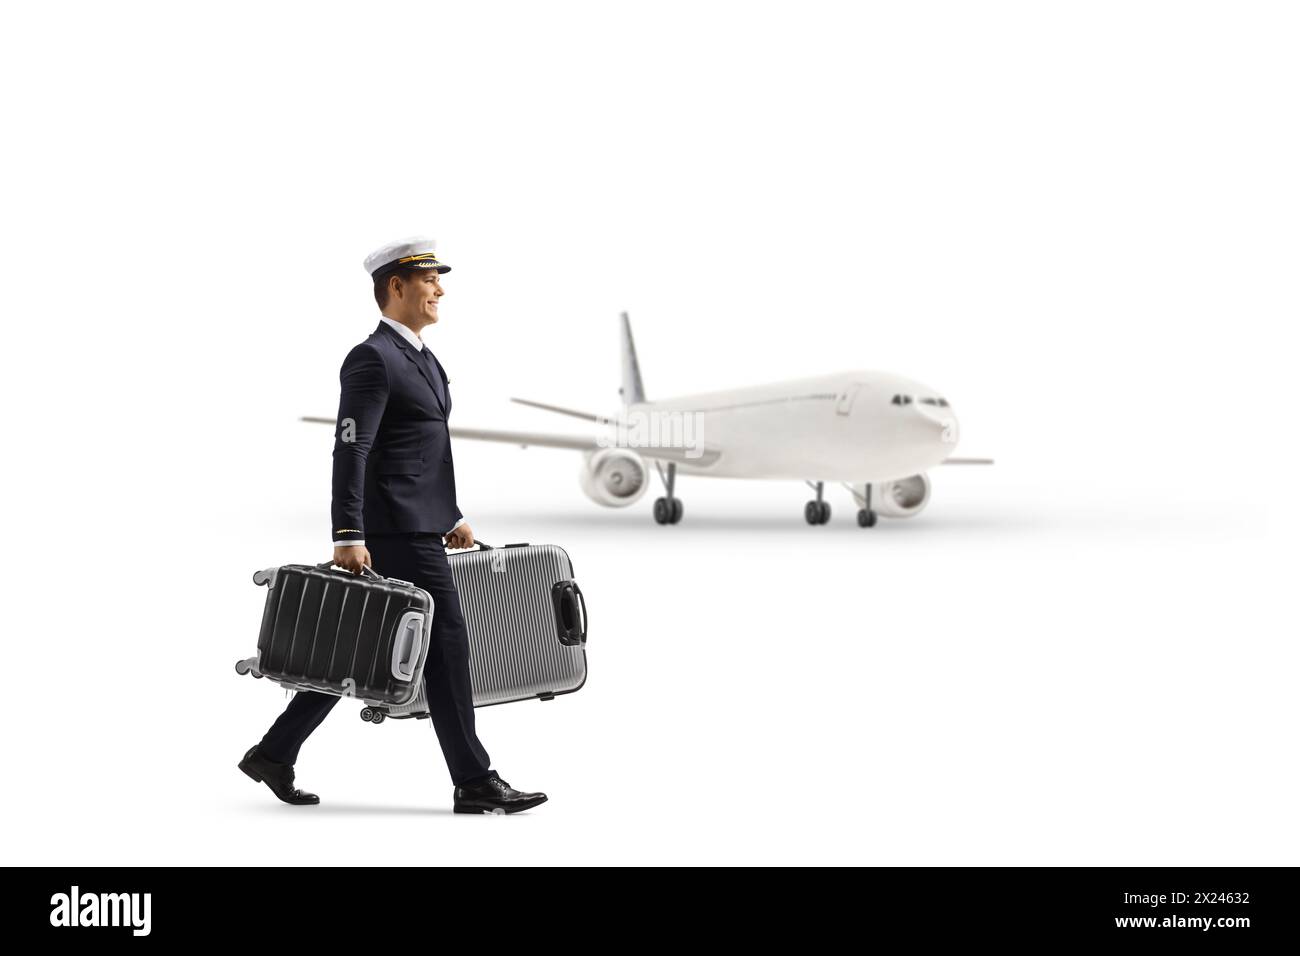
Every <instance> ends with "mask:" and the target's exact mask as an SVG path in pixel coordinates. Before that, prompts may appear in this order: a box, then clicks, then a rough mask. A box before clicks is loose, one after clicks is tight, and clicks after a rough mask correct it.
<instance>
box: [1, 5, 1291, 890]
mask: <svg viewBox="0 0 1300 956" xmlns="http://www.w3.org/2000/svg"><path fill="white" fill-rule="evenodd" d="M379 9H380V8H378V7H375V6H374V5H362V4H328V3H320V2H315V3H297V4H287V3H286V4H222V5H215V6H212V5H210V6H207V7H202V8H198V7H194V6H192V5H180V4H143V3H126V4H113V5H100V4H94V5H92V4H80V3H64V4H59V5H57V6H56V7H44V8H37V7H36V6H33V5H28V6H26V7H24V8H23V9H22V10H21V11H18V12H14V11H11V12H10V13H8V14H7V15H6V26H5V29H4V31H3V34H0V81H2V83H0V88H3V90H4V93H3V96H4V100H5V102H4V119H3V123H4V129H5V147H4V150H3V156H2V158H0V163H3V178H2V179H0V190H3V214H2V215H3V219H4V221H5V225H4V230H3V239H2V241H3V249H2V250H0V254H2V255H3V263H4V266H3V273H4V300H3V306H4V308H3V321H4V332H3V335H4V350H3V355H4V375H3V389H4V415H3V421H4V435H5V438H6V441H5V444H4V448H5V452H4V463H5V467H4V470H3V481H4V499H3V500H4V509H5V516H4V521H3V525H4V535H3V540H4V542H5V545H6V549H5V559H6V560H5V563H6V564H7V567H6V569H5V573H4V576H3V581H4V585H3V587H4V595H3V597H4V615H3V620H4V622H5V623H4V634H5V644H6V649H7V656H8V681H7V684H8V689H9V693H8V694H7V695H6V698H5V703H6V705H7V718H8V719H7V720H6V721H5V725H4V735H5V763H6V773H5V778H6V784H5V786H4V787H3V788H0V800H2V801H3V826H4V836H3V841H4V847H5V852H4V856H5V860H6V862H10V863H43V864H126V863H130V864H137V863H140V864H142V863H160V864H161V863H185V864H212V863H245V862H267V863H270V862H275V863H286V862H295V861H301V862H311V863H340V862H348V863H357V864H363V865H370V866H373V865H376V864H381V865H382V864H388V863H394V862H429V863H441V862H459V863H485V864H513V863H577V862H583V863H655V864H669V863H794V862H803V863H882V864H885V863H890V864H1113V865H1120V864H1203V865H1217V864H1295V863H1297V862H1300V858H1298V852H1297V851H1298V850H1300V827H1298V825H1297V818H1296V814H1295V812H1294V811H1295V794H1296V787H1297V784H1298V783H1300V779H1298V777H1300V774H1298V773H1297V769H1296V767H1297V765H1296V761H1295V740H1296V729H1297V706H1296V693H1295V682H1296V668H1297V663H1298V661H1297V651H1296V648H1295V637H1296V626H1295V616H1294V599H1293V597H1292V593H1293V591H1292V588H1293V585H1294V579H1295V573H1294V572H1295V540H1296V538H1295V534H1296V532H1297V530H1300V529H1298V528H1297V514H1296V508H1295V505H1294V502H1293V500H1292V495H1293V492H1294V489H1295V487H1296V467H1295V466H1296V452H1295V434H1294V433H1295V423H1294V420H1293V419H1294V408H1295V395H1294V388H1295V386H1294V380H1293V378H1292V376H1291V372H1292V367H1293V364H1294V362H1293V356H1294V341H1295V334H1294V326H1295V322H1296V319H1297V304H1298V303H1297V299H1298V298H1300V296H1298V295H1297V277H1296V262H1297V252H1298V251H1300V250H1298V249H1297V245H1298V241H1297V222H1298V221H1300V216H1298V215H1297V213H1300V209H1298V208H1297V207H1298V206H1300V203H1298V201H1297V200H1298V198H1300V197H1298V192H1300V190H1298V188H1297V176H1296V170H1297V169H1300V148H1298V146H1300V141H1298V134H1297V123H1296V100H1297V90H1298V89H1300V87H1298V81H1300V67H1298V66H1297V63H1298V61H1297V58H1296V56H1295V51H1296V48H1297V43H1298V41H1300V37H1297V21H1296V15H1295V12H1294V7H1292V6H1290V5H1287V4H1268V3H1252V4H1235V3H1097V2H1090V3H1069V4H1062V3H1054V4H1047V3H1028V2H1026V3H982V4H970V3H916V4H866V3H859V4H848V3H844V4H834V3H803V4H799V5H794V6H792V5H790V4H769V3H759V2H747V3H743V4H740V3H735V4H732V3H725V4H724V3H698V2H697V3H672V2H655V3H636V4H629V3H620V4H610V3H589V4H587V3H583V4H578V3H566V2H553V3H547V4H516V3H495V4H490V5H483V4H475V5H471V4H468V3H466V4H443V3H419V4H404V3H390V4H386V5H384V7H383V11H384V13H383V15H382V17H381V16H380V15H379ZM421 232H424V233H431V234H433V235H435V236H437V237H438V239H439V243H440V245H439V251H440V253H441V255H442V257H443V258H444V259H445V260H446V261H447V262H448V263H450V264H451V265H452V266H453V272H452V273H451V274H450V275H449V276H448V277H447V280H446V289H447V296H446V298H445V299H444V304H443V307H442V320H441V322H440V323H439V325H438V326H437V327H436V328H435V329H432V330H430V331H429V333H428V339H429V341H430V343H431V345H432V346H433V348H434V349H435V350H436V351H437V353H438V355H439V357H440V358H441V359H442V361H443V363H444V364H445V366H446V367H447V369H448V371H449V374H450V377H451V381H452V390H453V392H454V395H455V401H456V409H455V415H454V423H455V424H460V425H478V426H481V427H499V426H510V425H514V426H520V427H531V428H539V429H541V428H552V429H556V428H558V430H561V431H564V430H570V431H574V432H575V433H582V432H583V427H582V423H580V422H574V421H570V420H565V419H556V418H553V417H551V416H547V415H546V414H545V413H542V412H537V411H532V410H527V409H522V408H520V407H518V406H511V405H509V404H508V403H507V398H508V397H509V396H510V395H524V396H527V397H531V398H535V399H539V400H542V401H550V402H555V403H558V404H564V405H572V406H577V407H579V408H590V409H592V410H595V411H612V410H613V409H614V408H615V405H616V401H617V399H616V394H615V389H616V387H617V384H618V365H617V344H616V343H617V339H616V317H617V313H618V312H619V311H620V310H622V309H627V310H629V311H630V313H631V315H632V319H633V322H634V327H635V329H636V332H637V337H638V345H639V349H640V353H641V361H642V368H643V371H644V375H645V382H646V388H647V391H648V393H649V395H650V397H651V398H654V397H656V396H660V397H662V396H669V395H673V394H679V393H683V392H695V391H704V390H709V389H713V388H724V387H730V386H739V385H746V384H755V383H760V382H764V381H773V380H779V379H782V378H787V377H789V378H795V377H799V376H803V375H809V374H818V373H822V372H830V371H837V370H842V369H847V368H857V367H863V368H879V369H884V370H888V371H893V372H898V373H900V374H903V375H907V376H910V377H913V378H916V379H919V380H920V381H922V382H925V383H928V384H931V385H933V386H935V387H936V388H939V389H940V390H941V391H942V392H943V393H944V394H946V395H947V396H948V398H949V399H951V400H952V402H953V403H954V407H955V409H956V410H957V412H958V414H959V415H960V416H961V419H962V424H963V444H962V446H961V448H960V451H959V453H960V454H965V455H993V456H995V457H996V458H997V459H998V464H997V465H996V466H995V467H994V468H991V469H974V468H968V469H956V468H950V469H941V470H940V471H939V472H937V473H935V474H934V475H933V476H932V477H933V480H934V498H933V501H932V502H931V504H930V506H929V507H928V509H927V510H926V511H925V512H924V513H923V514H922V515H920V516H919V517H917V518H916V519H914V520H911V521H902V522H890V521H882V523H881V524H880V525H879V526H878V527H876V528H875V529H872V530H869V531H864V530H861V529H859V528H858V527H857V526H856V524H855V522H854V521H853V509H852V507H851V506H850V503H849V499H848V497H847V495H846V494H844V493H842V492H833V493H832V498H831V500H832V504H833V507H834V515H833V518H832V521H831V524H830V525H828V526H826V527H820V528H810V527H808V526H806V525H805V524H804V523H803V518H802V507H803V502H804V501H805V500H806V498H807V497H808V495H807V491H806V489H805V488H803V487H802V486H801V485H799V484H797V483H790V484H781V483H770V484H769V483H745V482H722V481H718V482H710V481H706V480H694V481H689V480H687V481H683V482H682V483H681V485H680V494H681V497H682V498H683V499H684V501H685V515H686V516H685V520H684V521H683V523H682V524H681V525H679V526H676V527H668V528H664V527H659V526H656V525H654V524H653V523H652V521H651V520H650V515H649V509H650V503H651V500H652V498H653V496H654V494H655V493H657V492H652V494H651V495H648V496H647V497H646V498H645V499H643V500H642V502H641V503H639V504H638V505H637V506H635V507H634V508H632V509H630V510H628V511H623V512H620V511H607V510H603V509H600V508H598V507H597V506H596V505H594V504H591V503H590V502H588V501H587V500H586V499H585V498H584V497H583V496H582V494H581V492H580V490H579V488H578V482H577V473H578V467H579V459H578V457H577V456H576V455H574V454H572V453H566V452H559V451H548V450H544V449H530V450H528V451H522V450H519V449H517V448H512V447H498V446H483V445H473V444H468V443H464V442H461V443H458V444H457V446H456V454H457V470H458V476H459V485H460V499H461V504H462V507H463V508H464V510H465V512H466V514H467V515H468V517H469V519H470V521H471V523H472V525H473V527H474V528H475V530H476V531H477V533H478V534H479V535H480V536H482V537H483V538H485V539H487V540H488V541H492V542H495V543H504V542H508V541H523V540H527V541H533V542H555V543H560V544H563V545H564V546H565V547H566V548H567V549H568V550H569V552H570V553H571V555H572V556H573V559H574V561H575V564H576V568H577V573H578V579H579V581H580V582H581V583H582V585H583V587H584V590H585V591H586V593H587V595H588V599H589V604H590V610H591V617H592V628H591V644H590V654H589V657H590V667H591V678H590V681H589V683H588V685H587V687H586V688H585V689H584V690H583V691H582V692H581V693H579V694H577V695H574V696H571V697H567V698H561V699H559V700H557V701H555V702H553V703H547V704H532V703H526V704H516V705H511V706H508V707H496V708H491V709H488V710H484V711H479V728H480V733H481V736H482V738H483V740H484V742H485V744H486V746H487V747H488V749H489V751H490V752H491V754H492V756H493V758H494V763H495V765H496V766H497V767H498V768H499V769H500V771H501V772H502V774H503V776H504V777H505V778H506V779H507V780H509V781H510V782H511V783H513V784H515V785H516V786H519V787H521V788H524V789H544V790H546V791H548V792H549V793H550V795H551V800H550V802H549V803H547V804H546V805H545V806H543V807H541V808H539V809H537V810H535V811H533V812H531V813H527V814H522V815H519V816H512V817H506V818H479V817H473V818H468V817H454V816H452V815H451V814H450V807H451V788H450V785H449V783H448V780H447V775H446V770H445V767H444V765H443V764H442V761H441V757H440V754H439V752H438V750H437V747H436V744H435V741H434V737H433V734H432V731H431V730H430V728H429V726H428V724H427V723H424V722H419V723H416V722H405V723H401V722H398V723H392V722H390V723H387V724H384V725H383V726H381V727H376V726H373V725H370V724H364V723H362V722H361V721H360V720H359V719H358V718H357V716H356V713H355V711H356V710H357V709H358V708H357V707H356V705H355V704H354V703H352V702H344V703H342V704H340V705H339V706H338V708H337V709H336V710H335V712H334V713H333V714H332V715H331V717H330V718H329V719H328V720H327V721H326V723H325V724H324V725H322V727H321V728H320V729H319V730H318V732H317V733H316V734H315V735H314V736H313V737H312V738H311V739H310V740H309V741H308V743H307V744H306V745H305V746H304V748H303V751H302V756H301V759H300V761H299V764H298V777H299V783H300V784H301V785H302V786H304V787H305V788H307V789H310V790H314V791H316V792H319V793H320V794H321V796H322V803H321V805H320V806H318V807H307V808H297V807H288V806H284V805H281V804H280V803H278V802H277V801H276V800H275V799H274V798H273V797H272V796H271V794H270V793H269V792H268V791H267V790H266V789H265V788H264V787H261V786H256V785H254V784H252V783H251V782H250V781H249V780H248V779H247V778H245V777H244V776H243V775H242V774H240V773H239V772H238V771H237V770H236V769H235V764H236V762H237V761H238V759H239V758H240V757H241V756H242V754H243V752H244V751H245V750H246V749H247V748H248V747H249V746H251V745H252V744H253V743H254V742H256V741H257V739H258V738H259V737H260V735H261V734H262V732H263V731H264V730H265V728H266V726H267V725H268V724H269V723H270V721H271V720H272V719H273V718H274V716H275V715H276V714H277V713H278V712H279V710H280V709H281V707H282V706H283V703H284V700H283V694H282V692H280V691H278V690H277V689H276V688H274V687H273V686H271V685H270V684H269V683H268V682H265V681H260V682H259V681H253V680H250V679H247V678H239V677H237V676H236V675H235V673H234V671H233V668H232V664H233V662H234V661H235V660H236V659H237V658H239V657H244V656H247V655H249V654H251V653H253V651H254V648H255V641H256V634H257V625H258V622H259V621H260V614H261V601H262V598H263V594H264V592H263V591H262V590H261V589H258V588H255V587H254V586H253V585H252V584H251V582H250V575H251V573H252V571H253V570H255V569H257V568H261V567H265V566H268V565H272V564H280V563H286V562H304V561H318V560H324V559H325V557H326V556H328V554H329V547H328V540H329V539H328V533H329V530H330V529H329V517H328V507H329V451H330V434H329V430H328V429H327V428H324V427H322V426H311V425H304V424H300V423H298V422H297V421H296V420H295V419H296V417H297V416H298V415H301V414H326V415H332V414H333V412H334V410H335V402H336V400H337V391H336V390H337V370H338V365H339V363H340V361H341V360H342V358H343V356H344V354H345V353H346V351H347V350H348V348H349V347H350V346H351V345H353V344H354V343H356V342H357V341H360V340H361V339H362V338H363V337H364V336H365V335H366V334H368V332H369V331H370V330H371V329H372V328H373V326H374V324H375V308H374V304H373V301H372V299H371V297H370V287H369V282H368V278H367V276H366V275H365V274H364V273H363V271H362V269H361V265H360V263H361V259H362V258H363V256H364V255H365V254H366V253H367V252H369V251H370V250H371V249H372V248H373V247H375V246H377V245H379V244H381V243H383V242H385V241H387V240H390V239H392V238H395V237H399V236H404V235H409V234H412V233H421ZM1289 379H1290V380H1289ZM810 477H814V476H810Z"/></svg>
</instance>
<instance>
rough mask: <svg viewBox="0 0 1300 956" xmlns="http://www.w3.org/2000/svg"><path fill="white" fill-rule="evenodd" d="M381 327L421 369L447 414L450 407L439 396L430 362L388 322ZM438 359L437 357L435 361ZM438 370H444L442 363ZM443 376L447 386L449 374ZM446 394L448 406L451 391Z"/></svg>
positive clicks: (443, 411)
mask: <svg viewBox="0 0 1300 956" xmlns="http://www.w3.org/2000/svg"><path fill="white" fill-rule="evenodd" d="M379 327H380V328H381V329H383V330H384V331H385V332H386V333H388V335H389V336H391V337H392V338H393V340H394V341H395V342H397V344H398V345H399V346H401V348H402V354H403V355H405V356H406V357H407V359H408V360H409V361H410V362H411V364H413V365H414V366H415V367H416V368H417V369H419V370H420V374H421V375H422V376H424V380H425V381H426V382H428V383H429V390H430V391H432V392H433V400H434V401H435V402H437V403H438V407H439V408H441V409H442V413H443V414H444V415H446V414H447V412H448V409H447V407H444V405H443V402H442V399H440V398H439V397H438V386H437V385H435V384H434V383H433V373H431V372H430V371H429V363H428V362H426V361H425V360H424V356H423V355H421V354H420V353H419V352H417V351H416V350H415V349H414V348H413V347H412V346H411V343H410V342H408V341H406V339H404V338H402V337H401V336H400V335H398V334H397V333H396V332H394V331H393V330H392V329H390V328H389V327H388V325H387V324H386V323H384V322H380V323H379ZM429 354H433V353H432V352H431V353H429ZM437 361H438V360H437V359H436V358H435V359H434V362H437ZM438 371H439V372H442V365H441V364H440V365H438ZM442 378H443V382H444V385H443V387H444V388H446V384H445V383H446V381H447V376H446V374H445V373H444V374H443V376H442ZM446 394H447V406H450V405H451V395H450V393H446Z"/></svg>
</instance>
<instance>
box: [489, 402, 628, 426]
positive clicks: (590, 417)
mask: <svg viewBox="0 0 1300 956" xmlns="http://www.w3.org/2000/svg"><path fill="white" fill-rule="evenodd" d="M510 401H512V402H514V403H515V404H516V405H527V406H528V407H529V408H540V409H542V410H543V411H546V412H555V413H556V414H558V415H568V416H570V417H571V418H581V419H582V420H583V421H588V422H597V423H599V424H601V425H617V424H618V422H616V421H614V419H612V418H606V417H605V416H604V415H597V414H595V413H593V412H579V411H575V410H574V409H572V408H561V407H560V406H559V405H547V404H546V403H545V402H534V401H531V400H529V399H527V398H512V399H510Z"/></svg>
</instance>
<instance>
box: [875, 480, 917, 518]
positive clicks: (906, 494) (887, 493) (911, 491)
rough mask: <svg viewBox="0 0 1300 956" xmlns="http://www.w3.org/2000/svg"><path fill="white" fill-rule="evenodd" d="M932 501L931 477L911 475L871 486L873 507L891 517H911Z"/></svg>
mask: <svg viewBox="0 0 1300 956" xmlns="http://www.w3.org/2000/svg"><path fill="white" fill-rule="evenodd" d="M929 501H930V479H929V478H928V477H927V476H926V475H924V474H920V475H909V476H908V477H907V478H897V479H895V480H894V481H882V482H878V483H876V484H873V485H872V486H871V507H872V508H873V509H874V510H875V511H878V512H880V514H882V515H888V516H889V517H890V518H910V517H912V516H913V515H915V514H919V513H920V511H921V509H922V508H924V507H925V506H926V504H927V503H928V502H929Z"/></svg>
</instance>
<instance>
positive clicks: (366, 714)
mask: <svg viewBox="0 0 1300 956" xmlns="http://www.w3.org/2000/svg"><path fill="white" fill-rule="evenodd" d="M374 716H375V712H374V711H373V710H371V709H370V708H369V707H362V708H361V719H362V720H364V721H365V722H366V723H370V720H371V718H372V717H374Z"/></svg>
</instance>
